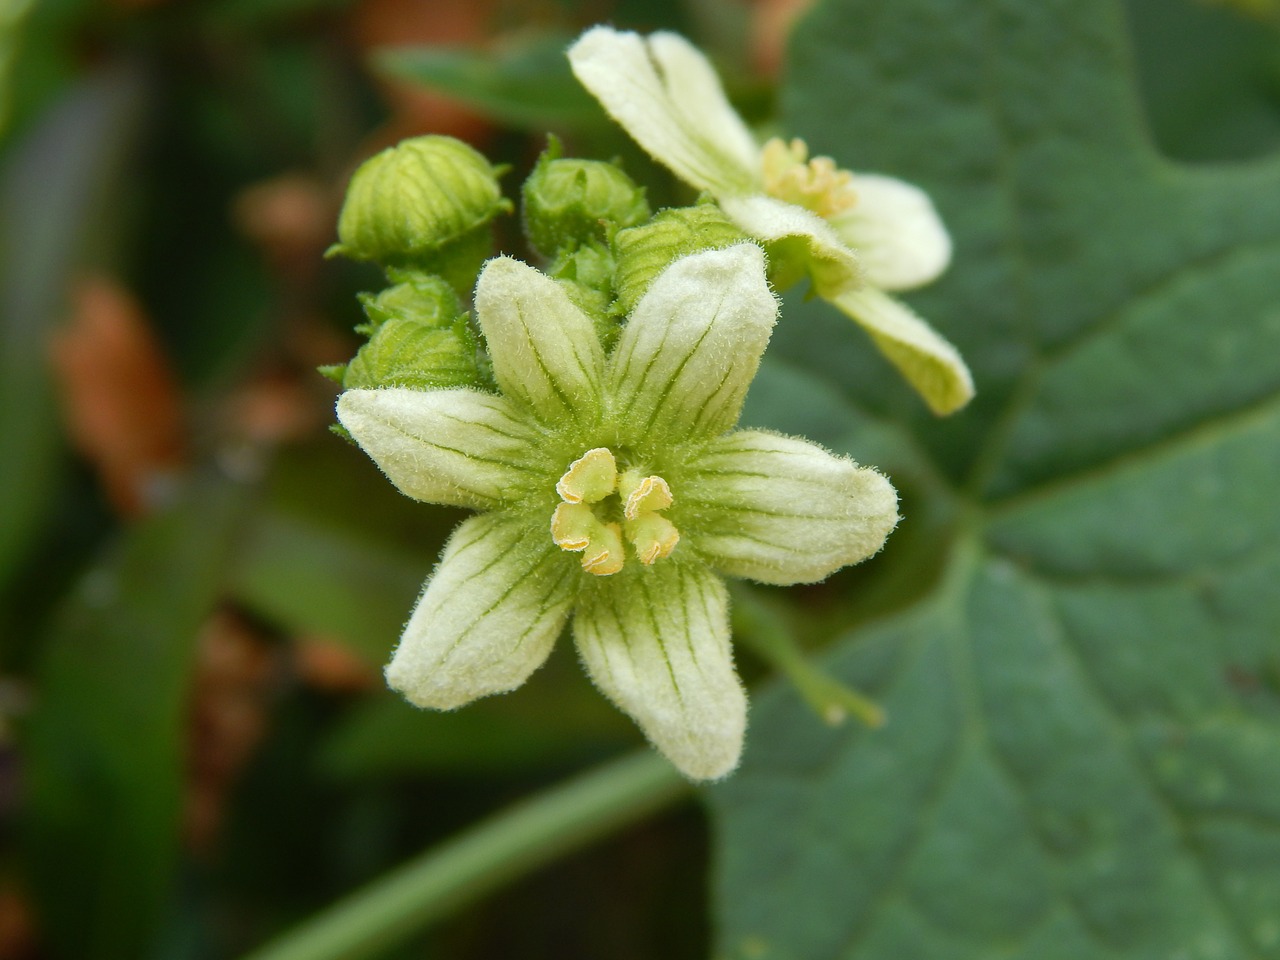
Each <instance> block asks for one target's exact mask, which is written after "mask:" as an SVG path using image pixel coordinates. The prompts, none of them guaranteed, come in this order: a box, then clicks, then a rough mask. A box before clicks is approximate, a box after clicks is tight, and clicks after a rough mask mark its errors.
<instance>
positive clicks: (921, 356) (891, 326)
mask: <svg viewBox="0 0 1280 960" xmlns="http://www.w3.org/2000/svg"><path fill="white" fill-rule="evenodd" d="M831 303H832V304H834V305H835V306H836V307H839V308H840V310H842V311H843V312H844V313H846V314H848V316H849V317H851V318H852V319H853V320H854V321H855V322H856V323H857V324H859V325H860V326H861V327H862V328H863V329H864V330H866V331H867V333H869V334H870V335H871V339H872V340H874V341H875V343H876V346H877V347H879V348H880V352H881V353H883V354H884V355H885V356H886V357H888V359H889V360H890V361H891V362H892V363H893V365H894V366H895V367H897V368H898V370H899V372H901V374H902V375H903V376H904V377H906V379H907V382H908V383H910V384H911V385H912V386H913V387H915V388H916V391H917V392H918V393H919V394H920V396H921V397H923V398H924V401H925V403H927V404H928V405H929V409H931V410H932V411H933V412H934V413H936V414H939V415H946V414H948V413H954V412H955V411H957V410H959V409H960V408H961V407H963V406H964V405H965V404H966V403H968V402H969V401H970V400H971V399H973V377H972V375H970V373H969V368H968V367H967V366H966V365H965V362H964V360H963V359H962V358H961V356H960V354H959V353H958V352H957V351H956V348H955V347H953V346H952V345H951V344H950V343H948V342H947V341H946V340H944V339H943V338H942V337H941V336H940V335H939V334H938V332H937V331H936V330H934V329H933V327H931V326H929V325H928V324H927V323H925V322H924V321H923V320H921V319H920V318H919V317H918V316H916V315H915V314H914V313H913V312H912V311H911V310H909V309H908V308H907V307H906V306H905V305H903V304H902V303H900V302H898V301H897V300H895V299H893V298H892V297H890V296H888V295H887V294H885V293H883V292H882V291H880V290H877V289H876V288H875V287H863V288H861V289H859V290H847V291H845V292H844V293H842V294H840V295H839V296H836V297H833V298H831Z"/></svg>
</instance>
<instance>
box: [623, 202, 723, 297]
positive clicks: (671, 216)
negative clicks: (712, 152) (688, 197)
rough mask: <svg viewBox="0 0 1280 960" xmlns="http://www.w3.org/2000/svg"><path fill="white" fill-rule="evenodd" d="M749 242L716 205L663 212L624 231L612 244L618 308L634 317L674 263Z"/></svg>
mask: <svg viewBox="0 0 1280 960" xmlns="http://www.w3.org/2000/svg"><path fill="white" fill-rule="evenodd" d="M746 239H748V237H747V235H746V234H745V233H743V232H742V231H741V230H740V229H739V228H738V227H737V226H736V225H734V224H733V223H732V222H731V221H730V220H729V219H728V218H727V217H726V216H725V215H724V213H723V212H721V210H720V208H719V207H717V206H716V205H715V204H714V203H700V204H698V205H697V206H693V207H672V208H670V209H667V210H663V211H661V212H660V213H659V214H658V215H657V216H655V217H654V218H653V219H652V220H650V221H649V222H648V223H645V224H642V225H640V226H637V227H631V228H630V229H628V230H621V231H619V232H618V234H617V236H616V237H614V240H613V250H614V257H615V258H616V261H617V272H616V274H615V276H614V285H615V287H616V289H617V293H618V299H617V304H616V308H617V309H618V310H619V311H620V312H621V313H623V314H629V313H631V311H632V309H633V308H634V307H635V305H636V303H637V302H638V301H639V299H640V298H641V297H642V296H644V292H645V291H646V290H648V289H649V284H650V283H652V282H653V280H654V279H655V278H656V277H657V276H658V274H660V273H661V272H662V271H663V270H665V269H666V268H667V267H668V266H669V265H670V264H671V262H672V261H674V260H678V259H679V258H680V257H684V256H688V255H689V254H691V253H697V252H698V251H700V250H712V249H718V248H721V247H727V246H730V245H732V244H735V243H740V242H741V241H743V240H746Z"/></svg>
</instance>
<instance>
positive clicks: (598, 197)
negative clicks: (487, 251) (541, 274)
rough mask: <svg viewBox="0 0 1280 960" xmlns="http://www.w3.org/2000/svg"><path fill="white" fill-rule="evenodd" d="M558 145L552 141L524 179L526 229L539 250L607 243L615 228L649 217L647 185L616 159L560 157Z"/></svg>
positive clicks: (547, 252) (546, 251) (551, 252)
mask: <svg viewBox="0 0 1280 960" xmlns="http://www.w3.org/2000/svg"><path fill="white" fill-rule="evenodd" d="M558 148H559V145H558V144H556V143H554V142H553V143H552V145H551V146H550V147H549V148H548V149H547V150H546V152H544V153H543V154H542V157H541V158H540V159H539V160H538V165H537V166H536V167H535V168H534V170H533V173H531V174H530V175H529V179H528V180H526V181H525V182H524V225H525V233H526V235H527V236H528V238H529V242H530V243H532V244H533V246H534V248H535V249H536V250H538V252H539V253H542V254H543V255H544V256H548V257H552V256H555V255H556V254H557V253H560V252H562V251H566V250H573V249H576V248H577V247H579V246H582V245H583V244H585V243H588V242H597V243H600V242H604V243H607V242H608V240H609V237H610V235H611V234H612V232H613V231H615V230H619V229H621V228H623V227H630V226H634V225H635V224H638V223H643V222H644V221H645V220H648V219H649V204H648V201H646V200H645V196H644V189H643V188H642V187H638V186H636V184H635V182H634V181H633V180H632V179H631V178H630V177H628V176H627V175H626V174H625V173H623V172H622V170H621V169H620V168H619V167H618V165H617V164H613V163H605V162H604V161H600V160H573V159H565V160H561V159H557V158H556V156H555V153H556V152H558Z"/></svg>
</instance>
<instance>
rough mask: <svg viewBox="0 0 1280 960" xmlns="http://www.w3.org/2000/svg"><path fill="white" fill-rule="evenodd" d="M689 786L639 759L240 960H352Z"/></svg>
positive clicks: (574, 784) (455, 842)
mask: <svg viewBox="0 0 1280 960" xmlns="http://www.w3.org/2000/svg"><path fill="white" fill-rule="evenodd" d="M688 790H689V784H688V782H686V781H685V780H684V779H683V778H681V776H680V775H679V774H678V773H676V771H675V770H674V769H673V768H672V766H671V764H669V763H668V762H667V761H666V760H664V759H663V758H662V757H660V756H659V755H657V754H655V753H652V752H649V751H645V752H644V753H642V754H635V755H631V756H627V757H624V758H622V759H621V760H615V761H613V762H611V763H608V764H605V765H604V766H601V767H598V768H596V769H594V770H590V771H588V772H587V773H585V774H583V775H581V776H579V777H576V778H574V779H573V780H570V781H569V782H568V783H564V784H561V785H559V786H556V787H552V788H551V789H550V790H547V791H545V792H544V793H541V794H539V795H537V796H534V797H532V798H530V799H528V800H524V801H521V802H520V803H517V804H515V805H514V806H512V807H509V808H508V809H506V810H502V811H500V812H498V813H496V814H494V815H493V816H492V817H489V818H488V819H486V820H484V821H482V822H480V823H479V824H477V825H476V826H474V827H471V828H470V829H469V830H466V831H464V832H463V833H461V834H459V835H457V836H455V837H453V838H451V839H449V840H447V841H445V842H444V843H443V844H441V845H440V846H438V847H436V848H434V849H431V850H428V851H426V852H425V853H423V854H421V855H419V856H418V857H417V858H415V859H413V860H410V861H409V862H408V863H406V864H404V865H403V866H400V867H398V868H396V869H395V870H392V871H391V872H390V873H388V874H386V875H384V876H382V877H380V878H379V879H377V880H375V881H374V882H373V883H370V884H369V885H368V886H366V887H364V888H363V889H361V890H357V891H356V892H355V893H353V894H351V895H350V896H348V897H346V898H345V899H343V900H340V901H338V902H337V903H335V904H333V905H332V906H330V907H328V908H326V909H325V910H322V911H321V912H320V913H319V914H317V915H316V916H314V917H312V918H311V919H310V920H307V921H305V922H304V923H302V924H301V925H300V926H298V927H295V928H294V929H293V930H291V931H289V932H287V933H285V934H284V935H282V936H281V937H279V938H278V939H277V940H274V941H272V942H271V943H268V944H267V945H266V946H264V947H262V948H260V949H258V950H255V951H253V952H252V953H250V954H248V955H247V956H246V957H245V958H244V960H356V958H359V957H368V956H370V955H372V954H374V953H375V952H376V951H378V950H381V949H385V948H387V947H388V946H391V945H394V944H395V943H397V942H399V941H402V940H404V939H405V938H406V937H408V936H410V935H412V934H413V933H415V932H417V931H418V930H420V929H422V928H423V927H425V926H426V925H427V924H428V923H430V922H431V921H432V920H436V919H439V918H440V917H442V916H444V915H445V914H447V913H449V912H450V911H452V910H455V909H457V908H458V907H461V906H463V905H465V904H467V903H470V902H472V901H474V900H478V899H479V898H480V897H482V896H484V895H485V894H487V893H489V892H490V891H492V890H494V889H496V888H498V887H500V886H501V885H502V884H504V883H506V882H507V881H509V880H512V879H514V878H516V877H518V876H520V875H522V874H524V873H527V872H529V871H531V870H533V869H536V868H537V867H539V866H542V865H543V864H545V863H549V862H550V861H552V860H554V859H556V858H557V857H560V856H562V855H564V854H566V853H568V852H569V851H571V850H574V849H577V848H578V847H581V846H585V845H586V844H588V843H590V842H591V841H592V840H595V839H597V838H598V837H601V836H604V835H605V834H607V833H609V832H610V831H612V830H615V829H617V828H619V827H622V826H625V825H626V824H629V823H632V822H634V821H636V820H640V819H642V818H644V817H645V816H647V815H649V814H650V813H653V812H654V811H656V810H659V809H661V808H662V807H664V806H667V805H668V804H670V803H672V802H674V801H675V800H677V799H679V798H680V797H682V796H683V795H684V794H685V793H686V792H687V791H688Z"/></svg>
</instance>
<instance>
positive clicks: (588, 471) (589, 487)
mask: <svg viewBox="0 0 1280 960" xmlns="http://www.w3.org/2000/svg"><path fill="white" fill-rule="evenodd" d="M617 486H618V463H617V461H616V460H614V459H613V453H612V452H610V450H609V448H608V447H596V448H595V449H594V450H588V451H587V452H586V453H584V454H583V455H582V456H580V457H579V458H578V459H577V460H575V461H573V463H571V464H569V469H568V470H566V471H565V472H564V476H563V477H561V478H560V480H559V482H558V483H556V493H558V494H560V499H561V500H563V501H564V502H565V503H596V502H598V501H600V500H603V499H604V498H605V497H607V496H608V495H609V494H611V493H613V491H614V490H615V489H616V488H617Z"/></svg>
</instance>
